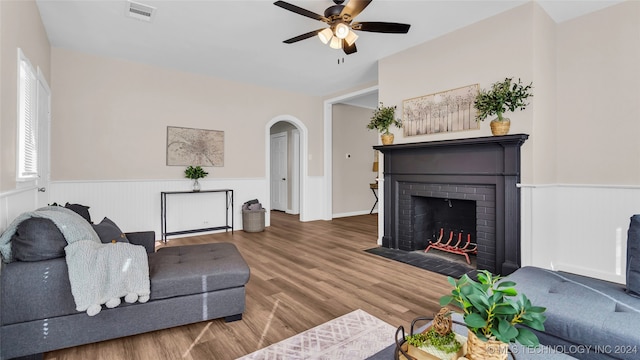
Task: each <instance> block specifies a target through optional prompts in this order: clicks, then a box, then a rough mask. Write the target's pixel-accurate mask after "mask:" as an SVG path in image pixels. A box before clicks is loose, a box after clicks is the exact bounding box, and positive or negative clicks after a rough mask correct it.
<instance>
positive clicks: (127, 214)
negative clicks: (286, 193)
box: [49, 179, 270, 239]
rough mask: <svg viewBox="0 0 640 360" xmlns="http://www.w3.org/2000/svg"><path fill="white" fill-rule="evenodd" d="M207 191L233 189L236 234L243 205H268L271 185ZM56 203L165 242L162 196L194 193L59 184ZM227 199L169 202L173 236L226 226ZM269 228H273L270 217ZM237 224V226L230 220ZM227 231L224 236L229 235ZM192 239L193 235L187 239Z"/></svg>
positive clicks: (168, 187) (136, 184)
mask: <svg viewBox="0 0 640 360" xmlns="http://www.w3.org/2000/svg"><path fill="white" fill-rule="evenodd" d="M199 182H200V185H201V187H202V189H203V190H206V189H232V190H233V195H234V204H233V205H234V229H236V230H239V229H242V204H243V203H244V202H246V201H248V200H251V199H258V200H259V201H260V202H262V203H263V205H264V201H265V199H266V195H265V194H266V191H267V185H266V181H265V179H222V180H218V179H200V180H199ZM50 189H51V192H50V198H49V199H50V201H51V202H57V203H59V204H62V205H64V204H65V203H66V202H70V203H78V204H83V205H87V206H90V207H91V208H90V210H89V212H90V213H91V218H92V220H93V222H94V223H98V222H100V221H101V220H102V219H103V218H104V217H108V218H110V219H111V220H113V221H114V222H115V223H116V224H118V226H119V227H120V228H121V229H122V230H123V231H127V232H128V231H146V230H154V231H155V232H156V238H157V239H160V237H161V229H160V192H162V191H190V190H191V182H190V181H188V180H186V179H181V180H136V181H59V182H52V183H51V186H50ZM225 211H226V210H225V197H224V193H200V194H179V195H168V196H167V231H169V232H171V231H178V230H188V229H197V228H206V227H214V226H220V225H224V224H225ZM268 214H269V212H267V216H266V218H265V224H266V225H267V226H268V225H269V224H270V217H269V216H268ZM229 221H230V222H231V220H229ZM223 231H224V230H223ZM182 236H188V235H182Z"/></svg>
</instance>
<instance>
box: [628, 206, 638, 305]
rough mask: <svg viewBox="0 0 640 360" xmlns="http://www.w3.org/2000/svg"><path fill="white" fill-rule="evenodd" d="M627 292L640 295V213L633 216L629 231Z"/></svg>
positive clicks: (636, 295)
mask: <svg viewBox="0 0 640 360" xmlns="http://www.w3.org/2000/svg"><path fill="white" fill-rule="evenodd" d="M627 293H628V294H629V295H632V296H635V297H640V215H633V216H632V217H631V224H630V225H629V231H628V233H627Z"/></svg>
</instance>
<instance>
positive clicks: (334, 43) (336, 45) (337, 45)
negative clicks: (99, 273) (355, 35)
mask: <svg viewBox="0 0 640 360" xmlns="http://www.w3.org/2000/svg"><path fill="white" fill-rule="evenodd" d="M329 46H330V47H331V48H332V49H336V50H337V49H342V39H339V38H338V37H336V36H334V37H332V38H331V43H330V44H329Z"/></svg>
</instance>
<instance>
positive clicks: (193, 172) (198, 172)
mask: <svg viewBox="0 0 640 360" xmlns="http://www.w3.org/2000/svg"><path fill="white" fill-rule="evenodd" d="M207 175H209V173H208V172H206V171H204V170H203V169H202V167H201V166H189V167H188V168H187V169H186V170H185V171H184V177H186V178H188V179H192V180H193V191H200V183H199V182H198V179H201V178H203V177H205V176H207Z"/></svg>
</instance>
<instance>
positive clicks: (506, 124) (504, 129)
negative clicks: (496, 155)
mask: <svg viewBox="0 0 640 360" xmlns="http://www.w3.org/2000/svg"><path fill="white" fill-rule="evenodd" d="M489 126H491V133H492V134H493V135H507V134H508V133H509V128H510V127H511V120H509V119H507V118H504V120H502V121H498V120H491V122H490V123H489Z"/></svg>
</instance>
